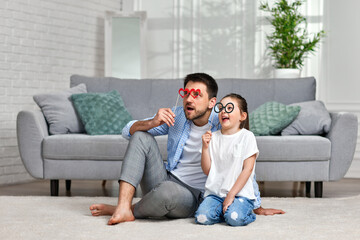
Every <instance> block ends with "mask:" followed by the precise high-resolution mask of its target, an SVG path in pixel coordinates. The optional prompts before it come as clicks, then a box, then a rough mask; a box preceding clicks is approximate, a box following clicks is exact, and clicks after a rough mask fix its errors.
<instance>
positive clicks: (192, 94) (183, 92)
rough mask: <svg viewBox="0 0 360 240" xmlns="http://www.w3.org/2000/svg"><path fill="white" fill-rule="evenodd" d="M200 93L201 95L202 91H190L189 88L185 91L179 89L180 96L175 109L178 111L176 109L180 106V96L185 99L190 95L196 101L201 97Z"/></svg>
mask: <svg viewBox="0 0 360 240" xmlns="http://www.w3.org/2000/svg"><path fill="white" fill-rule="evenodd" d="M200 93H201V91H200V89H191V90H189V89H188V88H185V89H183V88H180V89H179V94H178V96H177V99H176V104H175V109H176V107H177V105H178V101H179V96H181V97H182V98H184V97H186V96H188V95H189V94H190V96H192V97H193V98H194V99H195V98H197V97H198V96H199V95H200ZM175 109H174V110H175Z"/></svg>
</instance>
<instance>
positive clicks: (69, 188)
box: [65, 180, 71, 191]
mask: <svg viewBox="0 0 360 240" xmlns="http://www.w3.org/2000/svg"><path fill="white" fill-rule="evenodd" d="M65 183H66V191H70V190H71V180H65Z"/></svg>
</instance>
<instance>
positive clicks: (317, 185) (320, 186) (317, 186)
mask: <svg viewBox="0 0 360 240" xmlns="http://www.w3.org/2000/svg"><path fill="white" fill-rule="evenodd" d="M322 193H323V182H315V197H316V198H322Z"/></svg>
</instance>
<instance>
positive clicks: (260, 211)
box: [254, 207, 285, 216]
mask: <svg viewBox="0 0 360 240" xmlns="http://www.w3.org/2000/svg"><path fill="white" fill-rule="evenodd" d="M254 213H255V214H257V215H266V216H267V215H275V214H285V212H284V211H283V210H281V209H274V208H262V207H259V208H257V209H254Z"/></svg>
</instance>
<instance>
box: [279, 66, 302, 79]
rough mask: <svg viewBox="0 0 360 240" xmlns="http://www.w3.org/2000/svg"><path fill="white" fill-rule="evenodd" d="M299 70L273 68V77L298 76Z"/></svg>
mask: <svg viewBox="0 0 360 240" xmlns="http://www.w3.org/2000/svg"><path fill="white" fill-rule="evenodd" d="M300 73H301V70H300V69H297V68H277V69H275V70H274V78H299V77H300Z"/></svg>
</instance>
